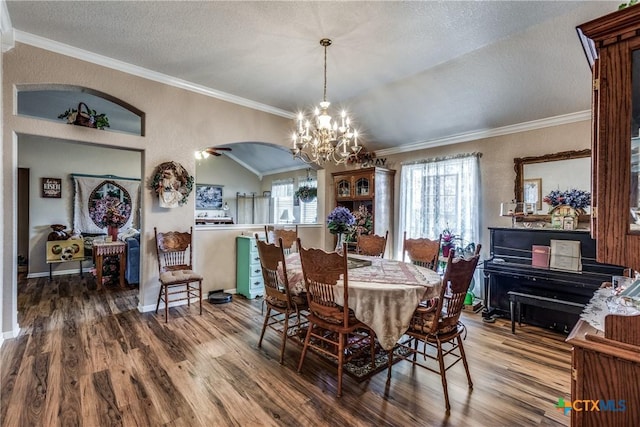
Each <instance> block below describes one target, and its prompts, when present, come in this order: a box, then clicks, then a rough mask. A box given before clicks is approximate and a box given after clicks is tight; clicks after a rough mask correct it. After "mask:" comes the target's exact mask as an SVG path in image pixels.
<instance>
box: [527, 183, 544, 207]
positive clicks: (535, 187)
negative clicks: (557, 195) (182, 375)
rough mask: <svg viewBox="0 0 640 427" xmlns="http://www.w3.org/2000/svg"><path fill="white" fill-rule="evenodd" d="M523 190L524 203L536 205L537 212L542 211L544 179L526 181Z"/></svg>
mask: <svg viewBox="0 0 640 427" xmlns="http://www.w3.org/2000/svg"><path fill="white" fill-rule="evenodd" d="M523 190H524V200H523V202H525V203H529V204H532V205H535V207H536V211H539V210H542V178H532V179H525V180H524V182H523Z"/></svg>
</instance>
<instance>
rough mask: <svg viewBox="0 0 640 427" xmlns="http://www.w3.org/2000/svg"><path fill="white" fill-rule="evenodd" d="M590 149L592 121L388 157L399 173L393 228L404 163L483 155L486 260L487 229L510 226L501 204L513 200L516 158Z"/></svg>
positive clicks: (486, 251)
mask: <svg viewBox="0 0 640 427" xmlns="http://www.w3.org/2000/svg"><path fill="white" fill-rule="evenodd" d="M590 147H591V122H590V121H582V122H576V123H571V124H566V125H560V126H553V127H548V128H543V129H537V130H532V131H527V132H520V133H515V134H510V135H503V136H498V137H493V138H485V139H480V140H477V141H471V142H465V143H460V144H454V145H448V146H443V147H437V148H432V149H427V150H419V151H414V152H410V153H402V154H394V155H390V156H387V159H388V160H387V163H388V167H389V168H390V169H396V170H397V171H398V172H397V173H396V178H395V194H396V197H395V201H394V218H395V224H394V229H395V230H398V218H399V206H398V199H399V194H400V184H399V183H400V170H401V166H402V165H401V164H402V162H403V161H415V160H418V159H424V158H431V157H440V156H447V155H452V154H458V153H471V152H480V153H482V157H481V158H480V174H481V178H480V179H481V183H480V188H481V191H480V211H479V212H478V215H480V241H481V243H482V246H483V247H484V249H483V251H482V255H483V257H488V256H489V233H488V230H487V227H510V226H511V221H510V219H509V218H505V217H500V202H505V201H506V202H508V201H510V200H512V199H513V198H514V180H515V177H516V175H515V171H514V169H513V159H514V158H516V157H527V156H540V155H543V154H549V153H556V152H559V151H567V150H583V149H585V148H590ZM585 189H588V188H585ZM543 196H544V195H543ZM400 231H401V230H400ZM397 234H400V233H397ZM395 247H396V248H401V247H402V245H398V236H396V245H395Z"/></svg>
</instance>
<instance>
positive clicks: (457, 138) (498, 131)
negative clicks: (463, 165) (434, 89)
mask: <svg viewBox="0 0 640 427" xmlns="http://www.w3.org/2000/svg"><path fill="white" fill-rule="evenodd" d="M586 120H591V110H585V111H578V112H576V113H569V114H563V115H560V116H554V117H548V118H546V119H539V120H532V121H530V122H524V123H517V124H515V125H509V126H503V127H499V128H494V129H482V130H477V131H473V132H467V133H460V134H457V135H451V136H447V137H444V138H438V139H432V140H429V141H420V142H414V143H411V144H407V145H401V146H398V147H392V148H384V149H382V150H375V153H376V156H378V157H380V156H390V155H392V154H400V153H406V152H409V151H416V150H424V149H426V148H434V147H441V146H443V145H453V144H459V143H461V142H469V141H476V140H478V139H484V138H492V137H496V136H502V135H509V134H513V133H520V132H526V131H530V130H536V129H543V128H548V127H552V126H559V125H565V124H569V123H575V122H582V121H586Z"/></svg>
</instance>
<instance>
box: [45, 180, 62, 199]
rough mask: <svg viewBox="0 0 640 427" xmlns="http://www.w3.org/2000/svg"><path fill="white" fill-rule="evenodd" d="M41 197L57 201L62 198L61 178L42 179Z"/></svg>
mask: <svg viewBox="0 0 640 427" xmlns="http://www.w3.org/2000/svg"><path fill="white" fill-rule="evenodd" d="M42 197H45V198H49V199H59V198H61V197H62V179H61V178H42Z"/></svg>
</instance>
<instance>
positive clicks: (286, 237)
mask: <svg viewBox="0 0 640 427" xmlns="http://www.w3.org/2000/svg"><path fill="white" fill-rule="evenodd" d="M273 233H274V235H275V240H276V242H278V241H279V240H281V241H282V243H280V244H281V245H283V246H282V248H283V249H284V254H285V255H289V254H290V253H291V252H297V249H296V240H297V239H298V226H297V225H296V227H295V229H288V228H276V229H275V230H274V231H273Z"/></svg>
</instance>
